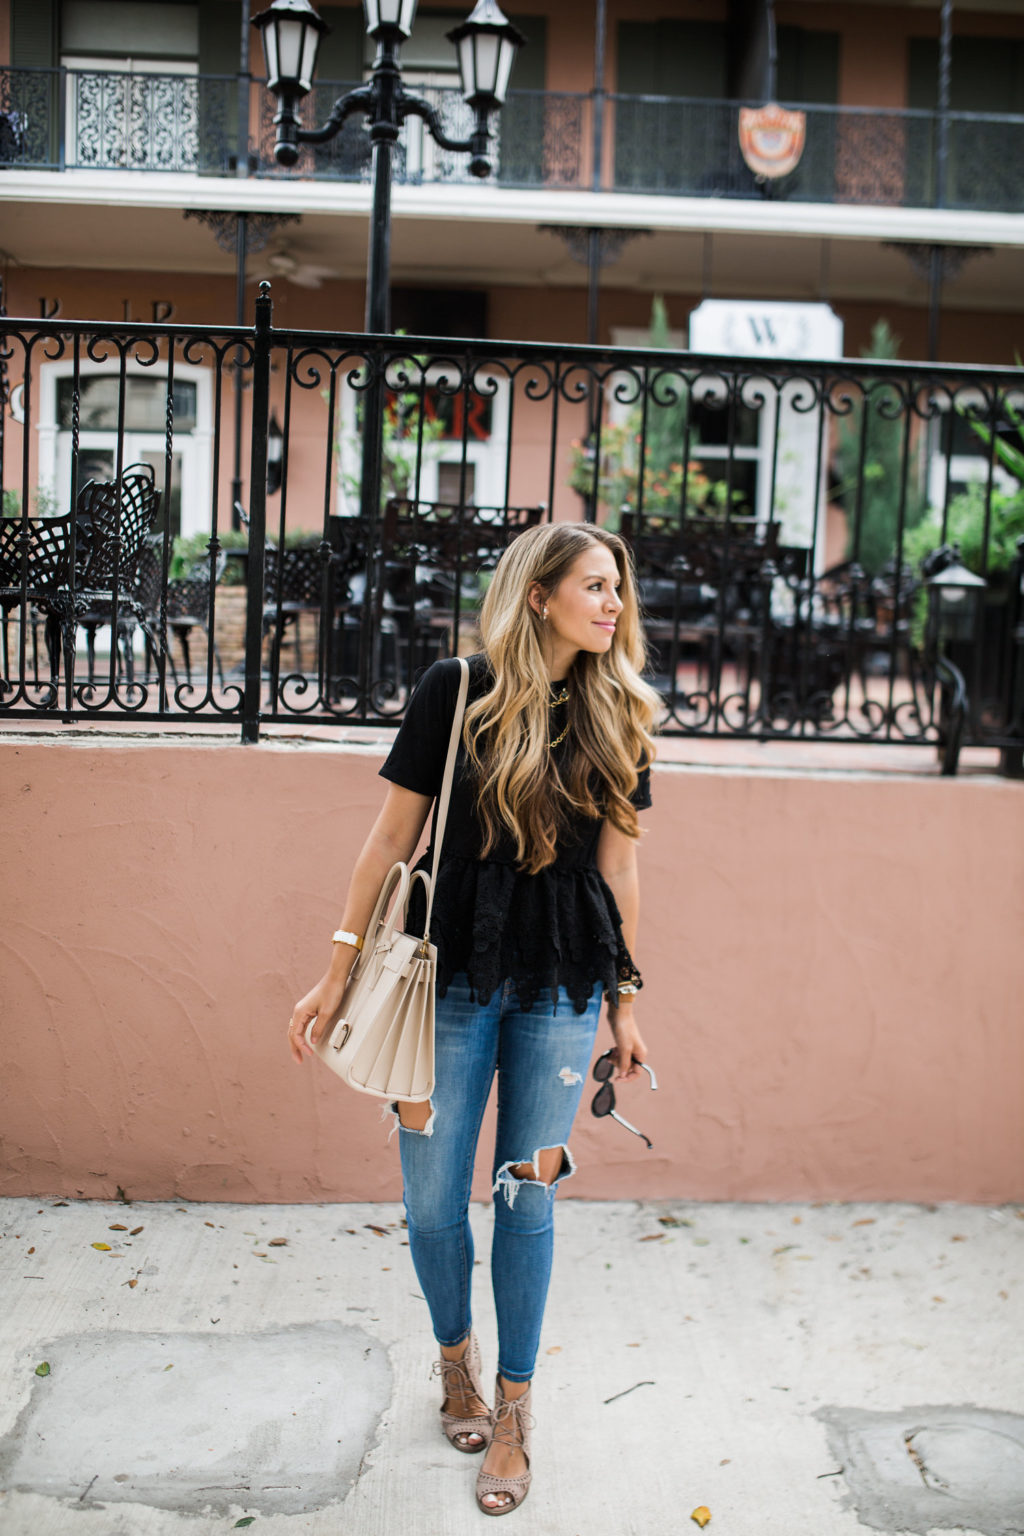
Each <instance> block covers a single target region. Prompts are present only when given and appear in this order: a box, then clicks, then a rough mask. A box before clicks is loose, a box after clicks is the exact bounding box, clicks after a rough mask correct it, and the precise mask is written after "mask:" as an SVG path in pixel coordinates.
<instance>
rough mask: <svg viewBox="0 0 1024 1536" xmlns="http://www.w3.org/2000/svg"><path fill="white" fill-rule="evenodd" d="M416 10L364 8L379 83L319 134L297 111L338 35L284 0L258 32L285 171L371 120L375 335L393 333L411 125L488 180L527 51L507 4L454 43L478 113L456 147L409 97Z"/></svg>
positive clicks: (452, 37)
mask: <svg viewBox="0 0 1024 1536" xmlns="http://www.w3.org/2000/svg"><path fill="white" fill-rule="evenodd" d="M416 3H417V0H363V10H364V11H365V13H366V30H367V32H368V33H369V35H370V36H371V37H372V38H373V40H374V42H375V43H376V45H377V57H376V58H375V59H374V63H373V73H372V75H371V77H370V79H369V81H368V82H367V84H366V85H361V86H359V87H358V88H357V89H356V90H354V91H349V92H348V93H347V94H346V95H345V96H339V97H338V100H337V101H336V102H335V103H334V106H333V108H332V109H331V114H330V116H329V117H328V119H327V121H326V122H325V123H323V124H322V126H321V127H319V128H303V127H301V125H300V123H299V117H298V111H297V108H298V105H299V102H300V101H301V100H302V98H303V97H304V96H305V95H307V94H308V92H309V91H310V90H311V89H312V85H313V77H314V74H315V72H316V56H317V52H318V50H319V47H320V39H321V38H322V36H323V34H324V33H325V32H326V31H327V30H328V28H327V24H326V22H324V21H323V20H322V19H321V18H320V17H319V16H318V15H317V13H316V11H315V10H314V9H313V7H312V5H310V3H309V0H274V3H273V4H272V5H271V6H270V8H269V9H268V10H266V11H263V12H261V14H260V15H259V16H254V17H253V22H252V24H253V26H254V27H258V28H259V31H260V34H261V36H262V39H263V53H264V57H265V59H266V65H267V89H268V90H269V91H271V92H272V93H273V94H274V95H275V96H276V97H277V103H278V109H277V112H276V114H275V116H274V125H275V127H276V129H277V141H276V143H275V145H274V155H275V158H276V159H277V161H278V163H279V164H280V165H294V164H295V163H296V161H297V160H298V158H299V147H300V145H302V144H326V143H328V142H329V141H330V140H331V139H333V138H334V137H335V136H336V135H337V134H338V133H340V131H341V129H342V127H343V125H344V124H345V122H346V121H347V119H348V118H349V117H351V116H352V115H353V114H354V113H357V112H359V113H362V114H363V116H364V117H366V118H367V120H368V126H369V130H370V143H371V145H372V146H373V210H372V213H371V216H370V252H369V261H368V266H367V279H366V329H367V331H371V332H374V333H384V332H387V331H389V330H390V329H391V324H390V296H389V292H388V288H389V277H390V246H391V157H392V154H393V152H394V148H395V145H396V144H397V143H398V136H399V132H400V130H401V127H402V124H403V123H404V122H405V121H406V119H407V118H410V117H418V118H421V119H422V121H423V122H424V123H425V124H426V127H427V131H428V132H429V133H430V136H431V138H432V139H433V140H434V142H435V143H436V144H438V145H439V146H440V147H441V148H442V149H447V150H449V151H450V152H451V153H453V154H466V155H469V156H470V162H469V169H470V172H471V174H472V175H474V176H488V175H489V174H490V170H491V162H490V158H489V156H488V149H489V145H490V138H491V133H490V127H489V122H490V117H491V114H492V112H496V111H498V110H499V108H500V107H501V106H502V105H503V104H504V101H505V94H506V92H507V90H508V82H509V76H510V75H511V72H512V65H513V64H514V62H515V56H516V53H517V52H518V50H519V48H520V47H521V46H522V44H523V42H524V41H525V39H524V38H523V36H522V34H521V33H520V32H519V31H518V29H517V28H516V27H514V26H513V25H512V23H511V22H510V21H509V20H508V19H507V18H506V17H505V16H504V15H503V14H502V11H501V8H500V7H499V5H498V4H497V0H478V3H477V5H476V6H475V8H474V10H473V11H472V13H471V14H470V16H468V17H467V19H466V20H465V21H464V22H463V23H462V25H461V26H459V27H455V28H453V30H452V31H451V32H449V33H448V38H449V41H450V42H452V43H453V44H454V45H455V49H456V53H457V55H458V61H459V74H460V76H461V80H462V94H463V96H464V97H465V99H466V101H467V103H468V104H469V106H470V107H471V108H472V109H473V113H474V123H473V131H472V133H471V134H470V136H469V138H468V139H452V138H449V136H448V135H447V134H446V133H445V131H444V128H443V126H442V123H441V119H440V116H439V115H438V112H437V110H436V108H434V107H432V106H431V104H430V103H429V102H428V101H427V100H425V99H424V98H423V97H422V96H416V95H413V94H412V92H410V91H407V90H406V88H405V86H404V85H403V83H402V70H401V65H400V63H399V57H398V50H399V48H400V46H401V44H402V43H403V42H404V41H405V39H406V38H407V37H408V36H409V34H410V32H411V31H412V25H413V21H414V19H415V16H416Z"/></svg>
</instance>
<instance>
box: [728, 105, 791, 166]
mask: <svg viewBox="0 0 1024 1536" xmlns="http://www.w3.org/2000/svg"><path fill="white" fill-rule="evenodd" d="M806 136H807V114H806V112H788V111H787V110H786V108H785V107H780V106H779V105H778V104H777V103H776V102H774V101H770V102H769V103H768V105H767V106H764V107H740V153H741V154H742V156H743V158H744V160H745V161H746V162H747V164H748V165H749V167H750V169H751V170H752V171H753V173H754V175H755V176H766V177H768V178H769V179H770V180H774V178H775V177H777V176H788V175H789V173H790V171H795V170H796V168H797V166H798V165H799V163H800V156H801V155H802V154H803V152H804V141H805V139H806Z"/></svg>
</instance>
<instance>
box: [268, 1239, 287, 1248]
mask: <svg viewBox="0 0 1024 1536" xmlns="http://www.w3.org/2000/svg"><path fill="white" fill-rule="evenodd" d="M267 1247H268V1248H287V1247H288V1239H287V1238H286V1237H272V1238H271V1239H270V1242H269V1243H268V1244H267Z"/></svg>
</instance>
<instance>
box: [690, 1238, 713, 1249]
mask: <svg viewBox="0 0 1024 1536" xmlns="http://www.w3.org/2000/svg"><path fill="white" fill-rule="evenodd" d="M710 1243H711V1239H710V1237H695V1238H694V1240H693V1246H694V1247H695V1248H707V1247H709V1246H710Z"/></svg>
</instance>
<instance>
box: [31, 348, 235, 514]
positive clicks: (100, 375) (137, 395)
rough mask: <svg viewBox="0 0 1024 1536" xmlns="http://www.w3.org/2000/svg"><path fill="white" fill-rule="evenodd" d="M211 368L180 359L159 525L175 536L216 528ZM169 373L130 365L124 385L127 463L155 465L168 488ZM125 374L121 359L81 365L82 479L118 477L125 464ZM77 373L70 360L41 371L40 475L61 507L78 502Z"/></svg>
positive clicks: (81, 482) (80, 481) (158, 479)
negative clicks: (74, 466) (74, 468)
mask: <svg viewBox="0 0 1024 1536" xmlns="http://www.w3.org/2000/svg"><path fill="white" fill-rule="evenodd" d="M212 398H213V395H212V387H211V378H210V371H209V369H206V368H200V367H197V366H193V365H190V364H184V363H180V364H175V369H174V384H173V389H172V399H171V403H172V407H173V422H174V432H173V442H172V453H171V487H170V496H169V497H168V498H166V500H165V499H164V498H162V499H161V509H160V514H159V520H158V522H157V523H156V524H155V525H154V527H155V529H161V528H163V527H165V526H168V525H169V527H170V531H171V534H172V536H176V535H178V534H184V535H185V536H188V535H191V534H196V533H202V532H205V531H207V530H208V529H209V528H210V526H211V516H212V513H211V506H212V495H211V493H212V484H211V448H212V438H213V422H212ZM167 403H168V402H167V374H166V371H162V372H157V371H156V370H155V369H154V368H143V367H141V366H140V365H138V364H131V363H129V364H128V368H127V373H126V377H125V389H124V438H123V445H122V446H121V463H122V465H123V466H124V467H125V468H127V466H128V465H129V464H149V465H151V466H152V469H153V472H154V477H155V480H156V484H157V485H158V486H159V487H161V488H163V486H164V478H165V475H164V471H165V465H166V451H167V439H166V425H165V423H166V417H167ZM119 410H120V374H119V366H118V364H117V363H110V364H103V363H85V362H83V363H82V364H81V365H80V377H79V398H78V445H79V460H78V484H79V487H81V486H83V485H84V484H85V482H86V481H87V480H112V479H113V478H114V476H115V474H116V472H117V462H118V447H119V438H118V418H119ZM73 411H74V375H73V365H72V364H71V363H70V362H57V363H46V364H44V365H43V367H42V368H41V369H40V412H39V426H38V431H39V477H40V483H41V484H42V485H46V486H48V487H50V488H52V490H53V492H54V494H55V496H56V498H57V502H58V505H60V506H68V505H69V504H70V499H71V460H72V443H73V432H74V417H73Z"/></svg>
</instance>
